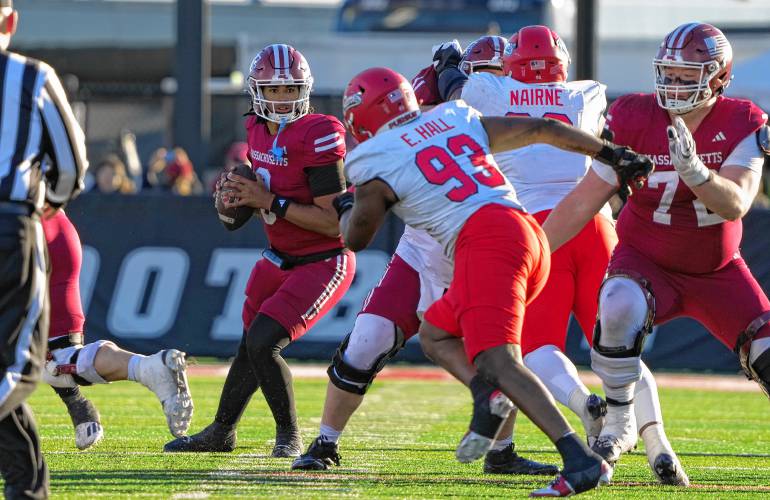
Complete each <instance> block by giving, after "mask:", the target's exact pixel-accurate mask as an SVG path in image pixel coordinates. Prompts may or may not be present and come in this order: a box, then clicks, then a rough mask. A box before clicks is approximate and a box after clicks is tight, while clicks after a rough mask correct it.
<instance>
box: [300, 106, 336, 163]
mask: <svg viewBox="0 0 770 500" xmlns="http://www.w3.org/2000/svg"><path fill="white" fill-rule="evenodd" d="M304 147H305V158H304V161H303V165H304V169H305V171H306V172H307V170H308V169H309V168H312V167H316V166H323V165H331V164H333V163H337V161H338V160H341V159H343V158H345V128H344V127H343V126H342V123H340V121H339V120H338V119H336V118H335V117H333V116H327V115H321V118H320V119H318V120H316V122H315V123H313V124H312V125H311V126H310V127H308V131H307V133H306V134H305V141H304Z"/></svg>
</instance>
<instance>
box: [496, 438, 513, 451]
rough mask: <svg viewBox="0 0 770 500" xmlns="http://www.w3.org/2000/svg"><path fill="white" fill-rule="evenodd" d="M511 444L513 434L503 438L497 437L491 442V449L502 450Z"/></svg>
mask: <svg viewBox="0 0 770 500" xmlns="http://www.w3.org/2000/svg"><path fill="white" fill-rule="evenodd" d="M512 444H513V436H508V437H507V438H505V439H498V440H497V441H495V442H493V443H492V449H493V450H494V451H503V450H504V449H506V448H508V447H509V446H511V445H512Z"/></svg>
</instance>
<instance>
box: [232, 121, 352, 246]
mask: <svg viewBox="0 0 770 500" xmlns="http://www.w3.org/2000/svg"><path fill="white" fill-rule="evenodd" d="M246 131H247V134H248V143H249V160H250V161H251V165H252V168H253V169H254V172H255V173H257V174H260V175H261V176H262V178H263V179H264V180H265V184H266V185H267V187H268V188H269V189H270V191H271V192H272V193H275V194H277V195H280V196H282V197H285V198H290V199H291V200H292V201H294V202H295V203H301V204H304V205H310V204H312V203H313V194H312V192H311V191H310V184H309V183H308V177H307V170H308V169H310V168H313V167H318V166H323V165H329V164H333V163H336V162H337V161H338V160H340V159H342V158H344V157H345V129H344V128H343V126H342V124H341V123H340V122H339V120H337V119H336V118H334V117H333V116H328V115H319V114H309V115H305V116H304V117H302V118H300V119H299V120H297V121H295V122H292V123H290V124H288V125H286V127H285V128H284V130H283V131H282V132H281V133H280V134H278V140H277V141H275V139H276V136H274V135H270V132H269V131H268V129H267V125H265V123H264V122H262V121H259V120H258V118H257V117H256V116H249V118H248V119H247V120H246ZM274 142H275V145H274V144H273V143H274ZM274 146H275V147H276V148H278V150H279V151H278V152H279V154H275V151H274V149H273V148H274ZM262 218H263V221H264V222H265V232H266V233H267V238H268V241H269V242H270V246H272V247H273V248H275V249H276V250H278V251H280V252H284V253H287V254H289V255H308V254H312V253H318V252H323V251H326V250H332V249H334V248H341V247H342V246H343V243H342V237H337V238H330V237H328V236H324V235H322V234H320V233H316V232H314V231H309V230H307V229H303V228H301V227H299V226H297V225H295V224H292V223H291V222H289V221H287V220H286V219H282V218H280V217H276V216H275V214H273V213H271V212H268V211H266V210H263V211H262Z"/></svg>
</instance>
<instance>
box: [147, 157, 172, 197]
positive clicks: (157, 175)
mask: <svg viewBox="0 0 770 500" xmlns="http://www.w3.org/2000/svg"><path fill="white" fill-rule="evenodd" d="M167 154H168V150H167V149H166V148H158V149H156V150H155V151H153V153H152V155H151V156H150V160H149V161H148V162H147V172H146V174H145V178H144V187H146V188H150V189H153V188H157V189H163V188H165V187H166V186H165V179H164V178H163V171H164V170H165V169H166V155H167Z"/></svg>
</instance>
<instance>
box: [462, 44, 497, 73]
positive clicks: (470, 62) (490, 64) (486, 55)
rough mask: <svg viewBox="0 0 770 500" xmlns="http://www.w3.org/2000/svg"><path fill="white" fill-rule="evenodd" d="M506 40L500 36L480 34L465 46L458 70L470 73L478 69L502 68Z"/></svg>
mask: <svg viewBox="0 0 770 500" xmlns="http://www.w3.org/2000/svg"><path fill="white" fill-rule="evenodd" d="M507 43H508V40H506V39H505V38H503V37H501V36H489V35H487V36H482V37H481V38H479V39H478V40H476V41H475V42H473V43H471V44H470V45H468V47H466V49H465V52H463V58H462V60H461V61H460V71H462V72H463V73H465V74H466V75H470V74H471V73H473V72H474V71H478V70H480V69H499V70H502V69H503V52H504V51H505V45H506V44H507Z"/></svg>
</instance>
